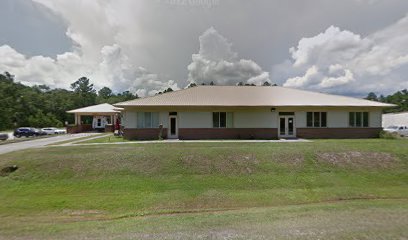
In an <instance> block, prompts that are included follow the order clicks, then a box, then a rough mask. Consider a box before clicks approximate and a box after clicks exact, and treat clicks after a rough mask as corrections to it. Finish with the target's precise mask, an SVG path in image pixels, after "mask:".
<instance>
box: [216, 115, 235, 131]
mask: <svg viewBox="0 0 408 240" xmlns="http://www.w3.org/2000/svg"><path fill="white" fill-rule="evenodd" d="M232 123H233V117H232V113H230V112H228V113H227V112H213V127H214V128H231V127H232Z"/></svg>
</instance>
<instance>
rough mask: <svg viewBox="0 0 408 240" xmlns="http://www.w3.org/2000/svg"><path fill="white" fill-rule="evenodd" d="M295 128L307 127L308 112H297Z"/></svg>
mask: <svg viewBox="0 0 408 240" xmlns="http://www.w3.org/2000/svg"><path fill="white" fill-rule="evenodd" d="M295 127H296V128H305V127H306V112H295Z"/></svg>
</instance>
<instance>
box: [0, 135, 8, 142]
mask: <svg viewBox="0 0 408 240" xmlns="http://www.w3.org/2000/svg"><path fill="white" fill-rule="evenodd" d="M7 139H8V134H7V133H0V140H2V141H5V140H7Z"/></svg>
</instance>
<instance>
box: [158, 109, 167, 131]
mask: <svg viewBox="0 0 408 240" xmlns="http://www.w3.org/2000/svg"><path fill="white" fill-rule="evenodd" d="M168 122H169V112H160V113H159V123H160V124H163V127H164V128H167V127H168V125H169V124H168Z"/></svg>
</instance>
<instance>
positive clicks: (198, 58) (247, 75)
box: [187, 27, 270, 85]
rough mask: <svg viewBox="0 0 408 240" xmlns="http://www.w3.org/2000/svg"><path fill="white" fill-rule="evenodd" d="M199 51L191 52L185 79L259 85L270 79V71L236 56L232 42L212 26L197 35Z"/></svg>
mask: <svg viewBox="0 0 408 240" xmlns="http://www.w3.org/2000/svg"><path fill="white" fill-rule="evenodd" d="M199 41H200V50H199V52H198V53H197V54H193V55H192V60H193V62H192V63H190V65H188V67H187V69H188V81H189V82H194V83H199V84H200V83H209V82H211V81H213V82H214V83H215V84H217V85H235V84H237V83H239V82H243V83H250V84H251V83H253V84H256V85H260V84H262V83H263V82H265V81H268V82H270V80H269V73H268V72H265V71H263V70H262V68H261V67H260V66H259V65H258V64H256V63H255V62H254V61H252V60H248V59H238V54H237V53H236V52H234V51H233V50H232V44H231V43H230V42H228V40H227V39H226V38H225V37H224V36H222V35H221V34H219V33H218V32H217V31H216V30H215V29H214V28H212V27H211V28H209V29H208V30H206V31H205V32H204V33H203V34H202V35H201V36H200V37H199Z"/></svg>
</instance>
